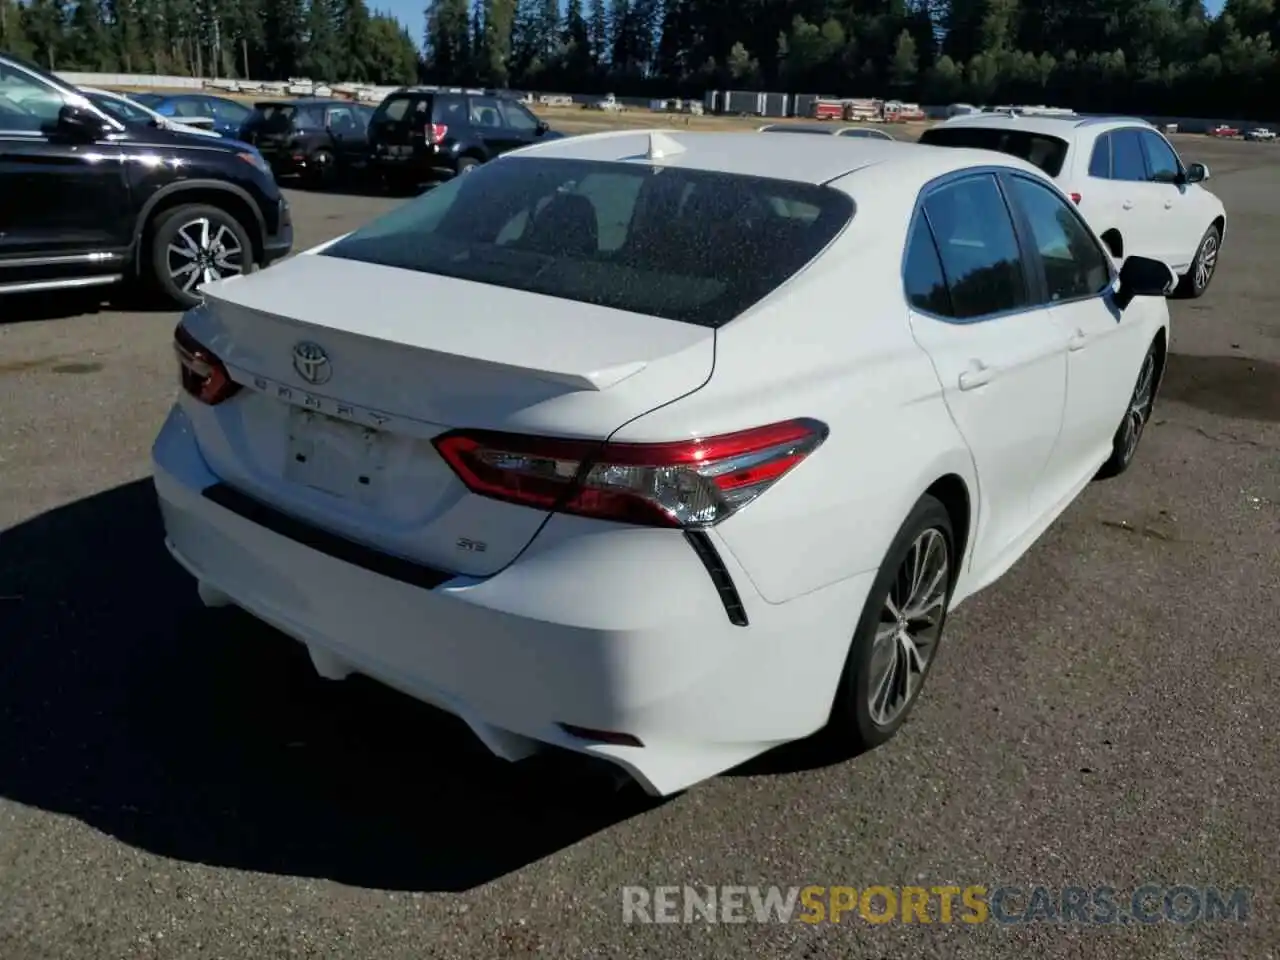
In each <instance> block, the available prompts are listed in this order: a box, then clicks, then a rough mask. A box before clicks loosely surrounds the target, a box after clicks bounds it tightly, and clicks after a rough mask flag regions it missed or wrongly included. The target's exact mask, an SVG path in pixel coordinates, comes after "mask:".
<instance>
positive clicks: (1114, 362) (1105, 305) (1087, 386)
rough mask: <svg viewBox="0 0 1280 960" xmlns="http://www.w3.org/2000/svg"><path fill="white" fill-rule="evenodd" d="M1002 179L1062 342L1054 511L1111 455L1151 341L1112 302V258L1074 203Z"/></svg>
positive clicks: (1049, 500)
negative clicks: (1062, 400) (1062, 399)
mask: <svg viewBox="0 0 1280 960" xmlns="http://www.w3.org/2000/svg"><path fill="white" fill-rule="evenodd" d="M1005 183H1006V184H1007V191H1008V196H1009V198H1010V200H1011V201H1013V203H1014V204H1015V206H1016V208H1017V210H1018V211H1020V212H1021V214H1022V216H1023V222H1024V223H1025V224H1026V227H1027V230H1028V233H1029V234H1030V241H1031V243H1032V244H1034V246H1035V248H1036V251H1037V253H1038V255H1039V263H1040V265H1041V269H1042V271H1043V277H1044V286H1043V288H1042V290H1043V295H1044V298H1045V305H1046V307H1047V309H1048V312H1049V316H1050V317H1051V318H1052V322H1053V324H1054V326H1055V327H1056V328H1057V329H1058V330H1060V331H1061V334H1062V336H1063V337H1064V338H1065V340H1066V342H1067V394H1066V409H1065V414H1064V416H1063V420H1062V431H1061V434H1060V436H1059V438H1058V443H1057V445H1056V446H1055V448H1054V451H1053V454H1052V456H1051V458H1050V461H1049V464H1048V466H1047V468H1046V470H1045V477H1044V481H1045V487H1046V504H1045V509H1053V507H1054V506H1056V505H1060V504H1061V502H1062V500H1064V499H1065V498H1067V497H1069V496H1071V495H1073V494H1074V493H1075V491H1076V490H1078V489H1079V488H1080V486H1081V485H1082V484H1084V483H1086V482H1088V480H1089V478H1090V477H1092V476H1093V475H1094V474H1095V473H1096V472H1097V470H1098V467H1099V466H1101V465H1102V463H1103V462H1104V461H1105V460H1106V459H1107V457H1108V456H1109V455H1110V453H1111V441H1112V438H1113V437H1114V436H1115V432H1116V429H1117V428H1118V427H1119V426H1120V422H1121V420H1122V419H1123V417H1124V413H1125V409H1126V405H1127V404H1128V401H1129V397H1130V395H1131V394H1132V392H1133V387H1134V383H1135V380H1136V377H1137V374H1138V368H1139V367H1140V366H1141V363H1142V358H1143V357H1144V356H1145V354H1146V350H1147V347H1148V346H1149V344H1148V343H1147V342H1146V339H1145V338H1146V336H1147V327H1146V326H1145V325H1144V324H1143V323H1142V322H1141V321H1140V320H1139V319H1138V318H1137V317H1136V316H1135V314H1134V313H1130V314H1127V315H1126V314H1125V313H1122V312H1121V311H1120V310H1119V309H1118V308H1117V307H1116V306H1115V304H1114V302H1113V301H1112V290H1113V284H1114V281H1115V275H1114V274H1113V272H1112V267H1111V260H1110V257H1109V256H1108V255H1107V253H1106V251H1105V250H1104V248H1103V247H1102V245H1101V243H1100V242H1099V241H1098V240H1097V239H1095V237H1094V235H1093V234H1092V233H1091V232H1090V230H1089V228H1088V227H1086V226H1085V224H1084V221H1083V220H1082V219H1081V217H1080V215H1079V213H1078V212H1077V211H1076V210H1075V209H1074V207H1073V205H1072V204H1071V203H1070V202H1069V201H1067V200H1065V199H1064V198H1063V197H1062V196H1061V195H1060V194H1059V193H1058V192H1057V191H1055V190H1052V189H1051V188H1050V187H1048V186H1047V185H1045V184H1043V183H1040V182H1038V181H1036V180H1033V179H1032V178H1030V177H1026V176H1022V175H1019V174H1011V175H1009V176H1007V177H1006V178H1005Z"/></svg>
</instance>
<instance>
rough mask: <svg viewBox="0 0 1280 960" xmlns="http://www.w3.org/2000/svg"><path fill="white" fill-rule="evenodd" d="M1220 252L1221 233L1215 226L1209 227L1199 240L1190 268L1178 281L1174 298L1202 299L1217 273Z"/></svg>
mask: <svg viewBox="0 0 1280 960" xmlns="http://www.w3.org/2000/svg"><path fill="white" fill-rule="evenodd" d="M1221 252H1222V231H1221V230H1219V229H1218V228H1217V226H1216V225H1214V226H1210V227H1209V229H1208V230H1206V231H1205V233H1204V236H1203V237H1201V238H1200V246H1198V247H1197V248H1196V255H1195V257H1194V258H1193V259H1192V261H1191V266H1190V267H1189V268H1188V269H1187V272H1186V273H1185V274H1183V276H1182V279H1181V280H1179V281H1178V287H1177V289H1176V290H1175V291H1174V296H1176V297H1177V298H1178V299H1180V300H1195V299H1198V298H1199V297H1203V296H1204V294H1205V291H1206V290H1208V289H1209V284H1210V283H1212V282H1213V275H1214V274H1215V273H1217V272H1218V255H1219V254H1220V253H1221Z"/></svg>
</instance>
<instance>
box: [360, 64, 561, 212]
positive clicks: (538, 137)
mask: <svg viewBox="0 0 1280 960" xmlns="http://www.w3.org/2000/svg"><path fill="white" fill-rule="evenodd" d="M561 136H562V134H560V133H557V132H555V131H554V130H552V129H551V128H550V127H549V126H548V125H547V124H546V122H544V121H542V120H539V119H538V118H537V117H536V116H535V115H534V114H533V113H531V112H530V111H529V109H528V108H527V107H525V105H524V104H522V103H520V102H519V101H518V100H515V99H514V98H512V97H509V96H504V95H502V94H501V93H499V92H497V91H494V90H463V89H449V90H440V89H437V88H434V87H406V88H404V89H402V90H397V91H395V92H394V93H391V94H388V95H387V97H386V98H385V99H384V100H383V101H382V103H380V104H379V105H378V108H377V110H375V111H374V114H373V119H372V121H370V123H369V149H370V157H371V163H372V164H373V167H374V169H375V170H376V171H377V172H378V173H379V174H380V176H381V177H382V179H383V181H384V182H385V183H386V184H387V186H388V187H390V188H391V189H393V190H410V189H412V188H414V187H416V186H417V185H418V184H420V183H422V182H424V181H427V180H436V179H440V178H442V177H452V176H455V175H457V174H465V173H469V172H471V171H472V170H473V169H475V168H476V167H478V166H479V165H480V164H482V163H485V162H486V161H488V160H492V159H493V158H494V157H497V156H501V155H502V154H504V153H507V152H509V151H511V150H516V149H519V148H520V147H527V146H529V145H530V144H533V143H539V142H543V141H547V140H554V139H558V138H560V137H561Z"/></svg>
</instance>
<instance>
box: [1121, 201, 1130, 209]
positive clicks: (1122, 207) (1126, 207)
mask: <svg viewBox="0 0 1280 960" xmlns="http://www.w3.org/2000/svg"><path fill="white" fill-rule="evenodd" d="M1120 209H1121V210H1132V209H1133V201H1132V200H1126V201H1125V202H1124V203H1122V204H1120Z"/></svg>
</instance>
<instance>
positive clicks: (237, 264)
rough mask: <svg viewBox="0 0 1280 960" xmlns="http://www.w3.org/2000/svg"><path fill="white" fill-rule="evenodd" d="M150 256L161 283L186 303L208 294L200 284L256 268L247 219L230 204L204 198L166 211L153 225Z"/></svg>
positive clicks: (179, 301) (180, 303)
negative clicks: (216, 203)
mask: <svg viewBox="0 0 1280 960" xmlns="http://www.w3.org/2000/svg"><path fill="white" fill-rule="evenodd" d="M150 261H151V276H152V279H153V281H154V282H155V285H156V286H157V287H158V288H159V289H160V291H161V292H162V293H163V294H164V295H165V297H167V298H168V299H169V300H172V301H173V302H174V303H176V304H177V305H178V306H180V307H183V308H184V309H185V308H189V307H194V306H196V305H197V304H198V303H200V302H201V300H202V299H203V298H202V297H201V295H200V292H199V290H198V289H197V288H198V286H199V285H201V284H203V283H206V282H208V281H209V280H213V279H224V278H226V277H230V276H235V275H237V274H245V273H252V272H253V268H254V264H255V259H254V254H253V242H252V240H250V238H249V232H248V230H246V229H245V227H244V225H243V224H241V223H240V221H239V220H237V219H236V218H235V217H234V216H232V215H231V214H230V213H228V212H227V211H226V210H223V209H222V208H220V207H214V206H209V205H207V204H202V203H201V204H191V205H188V206H182V207H175V208H173V209H172V210H168V211H165V213H163V214H162V215H161V218H160V220H159V221H158V222H157V223H156V226H155V229H154V230H152V231H151V249H150ZM206 272H208V273H209V274H210V276H208V277H206V276H205V273H206Z"/></svg>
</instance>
